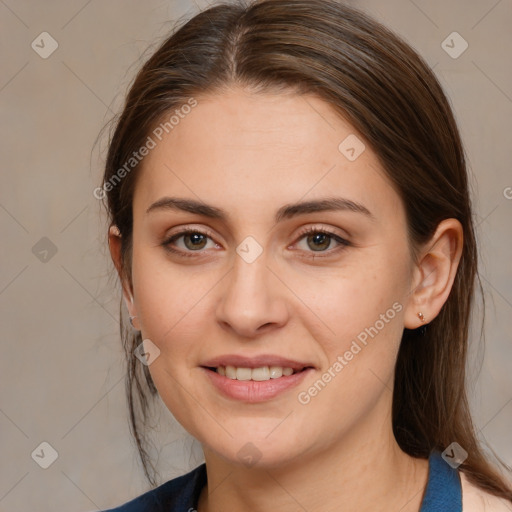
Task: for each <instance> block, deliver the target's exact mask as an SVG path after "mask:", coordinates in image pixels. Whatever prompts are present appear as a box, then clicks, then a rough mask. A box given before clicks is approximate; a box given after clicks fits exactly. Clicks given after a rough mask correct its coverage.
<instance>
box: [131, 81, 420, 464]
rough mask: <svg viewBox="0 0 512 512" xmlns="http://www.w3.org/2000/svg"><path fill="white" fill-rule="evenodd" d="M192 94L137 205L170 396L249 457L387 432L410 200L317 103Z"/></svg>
mask: <svg viewBox="0 0 512 512" xmlns="http://www.w3.org/2000/svg"><path fill="white" fill-rule="evenodd" d="M196 99H197V102H198V104H197V106H196V107H194V108H193V109H192V110H191V112H190V113H189V114H187V115H186V116H183V118H181V119H180V120H179V124H176V125H175V126H174V128H173V129H172V130H171V131H169V133H168V134H165V136H164V137H162V140H161V141H160V142H158V143H157V145H156V147H154V148H153V149H152V150H151V151H150V153H149V154H148V155H147V156H146V157H145V159H144V160H143V168H142V170H141V174H140V175H139V177H138V181H137V186H136V190H135V195H134V202H133V214H134V226H133V259H132V279H133V280H132V286H133V293H134V305H133V310H132V311H133V314H136V315H137V322H138V324H137V327H139V328H140V329H141V332H142V337H143V339H149V340H151V343H152V344H154V346H156V347H157V348H158V350H159V351H160V353H159V355H158V357H156V359H154V362H152V363H151V364H150V365H149V370H150V372H151V375H152V378H153V380H154V382H155V385H156V387H157V389H158V391H159V394H160V396H161V398H162V400H163V401H164V402H165V404H166V405H167V407H168V408H169V410H170V411H171V412H172V413H173V415H174V416H175V417H176V419H177V420H178V421H179V422H180V423H181V424H182V425H183V426H184V427H185V428H186V429H187V430H188V431H189V432H190V433H191V434H192V435H193V436H195V437H196V438H197V439H198V440H199V441H200V442H201V443H202V444H203V447H204V448H205V450H207V451H208V452H210V453H212V454H216V455H217V456H219V457H221V458H223V459H224V460H227V461H231V462H233V463H237V464H241V463H243V462H244V461H246V462H247V461H248V460H250V459H252V460H253V461H256V460H258V461H259V463H260V464H261V465H267V466H268V467H271V466H276V465H279V464H286V463H291V462H292V461H293V460H294V459H297V458H298V457H301V460H304V458H305V457H307V456H310V455H313V454H315V453H319V452H321V451H323V450H328V449H333V448H335V447H336V446H338V445H339V444H340V443H343V442H344V440H346V439H348V438H349V436H352V435H353V434H354V432H364V433H365V435H368V436H371V435H380V434H378V433H377V430H378V429H381V428H382V424H383V422H385V421H386V415H388V416H389V415H390V410H391V398H392V393H391V388H392V382H393V380H392V377H393V370H394V363H395V360H396V355H397V350H398V346H399V342H400V338H401V334H402V331H403V327H404V321H403V316H404V310H405V303H406V301H407V299H408V295H409V292H410V285H411V271H412V261H411V256H410V252H409V246H408V241H407V236H406V221H405V213H404V209H403V205H402V202H401V200H400V199H399V197H398V195H397V193H396V191H395V190H394V189H393V187H392V186H391V184H390V182H389V181H388V180H387V178H386V177H385V175H384V173H383V171H382V168H381V166H380V164H379V162H378V160H377V158H376V156H375V154H374V153H373V152H372V151H371V149H370V148H369V147H368V145H366V147H365V148H364V150H363V151H362V152H361V150H362V149H363V147H362V146H361V143H363V137H362V136H361V135H359V134H358V133H356V131H355V130H354V128H353V127H352V126H351V125H350V124H348V123H347V122H346V121H344V120H343V119H342V118H340V117H339V116H338V115H337V114H335V112H334V111H333V110H331V107H330V106H329V105H328V104H327V103H325V102H323V101H322V100H320V99H319V98H317V97H315V96H312V95H306V96H298V95H292V94H283V93H281V94H278V95H271V94H265V95H262V94H260V95H255V94H251V93H249V92H247V91H244V90H241V89H231V90H229V91H226V92H223V93H219V94H217V95H214V96H210V97H198V98H196ZM347 137H350V138H349V139H348V141H346V142H344V143H343V141H345V139H347ZM355 137H357V139H356V138H355ZM340 143H341V146H340ZM350 148H353V149H354V150H353V151H352V150H351V149H350ZM169 198H173V199H175V200H180V201H181V203H180V202H179V201H174V202H171V201H169ZM326 200H334V201H332V202H331V203H322V201H326ZM187 202H189V203H187ZM191 202H200V203H202V204H203V205H204V206H207V207H204V208H202V209H198V208H196V206H197V205H194V204H193V203H191ZM307 203H309V207H308V204H307ZM148 210H149V211H148ZM191 231H193V232H192V233H191ZM146 343H147V342H146ZM227 366H229V367H230V368H228V369H225V367H227ZM233 367H234V368H233ZM219 368H220V369H219ZM283 368H285V369H284V370H283ZM290 368H291V369H292V370H293V371H294V373H293V374H291V375H288V374H289V373H290V371H291V370H290ZM215 369H217V371H216V370H215ZM226 372H227V374H228V375H227V376H226V375H223V373H226ZM281 373H284V374H283V375H282V376H280V375H281ZM235 376H236V378H233V377H235ZM244 379H248V380H244ZM260 379H261V380H260Z"/></svg>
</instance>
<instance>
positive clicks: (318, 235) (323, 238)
mask: <svg viewBox="0 0 512 512" xmlns="http://www.w3.org/2000/svg"><path fill="white" fill-rule="evenodd" d="M309 239H310V240H311V239H314V240H315V242H314V243H315V244H316V243H317V242H319V243H320V244H322V241H323V242H325V241H327V243H324V244H323V245H322V246H319V245H316V249H318V248H319V247H320V249H325V248H327V247H328V246H329V235H326V234H325V233H316V234H314V235H311V236H310V237H309ZM313 249H314V250H316V249H315V248H314V247H313Z"/></svg>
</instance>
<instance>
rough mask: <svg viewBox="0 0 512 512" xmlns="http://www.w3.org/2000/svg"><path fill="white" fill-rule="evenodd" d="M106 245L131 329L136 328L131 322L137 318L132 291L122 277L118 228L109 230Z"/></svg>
mask: <svg viewBox="0 0 512 512" xmlns="http://www.w3.org/2000/svg"><path fill="white" fill-rule="evenodd" d="M108 245H109V249H110V256H111V258H112V261H113V263H114V266H115V268H116V270H117V273H118V275H119V279H120V281H121V285H122V288H123V299H124V302H125V304H126V309H127V310H128V313H129V315H130V324H131V325H132V327H133V328H136V327H135V325H134V323H133V320H134V319H135V318H137V314H136V311H135V305H134V300H133V295H132V291H131V290H130V289H129V287H128V285H127V283H126V279H125V276H124V275H123V265H122V255H121V234H120V231H119V228H118V227H117V226H116V225H115V224H113V225H112V226H110V228H109V232H108Z"/></svg>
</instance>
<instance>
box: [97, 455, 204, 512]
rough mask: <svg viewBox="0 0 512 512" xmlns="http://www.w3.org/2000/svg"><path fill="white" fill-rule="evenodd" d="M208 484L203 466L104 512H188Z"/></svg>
mask: <svg viewBox="0 0 512 512" xmlns="http://www.w3.org/2000/svg"><path fill="white" fill-rule="evenodd" d="M205 484H206V466H205V464H204V463H203V464H201V465H200V466H198V467H197V468H195V469H193V470H192V471H190V472H189V473H187V474H186V475H182V476H179V477H177V478H174V479H172V480H169V481H168V482H165V483H164V484H162V485H160V486H158V487H156V488H155V489H152V490H150V491H148V492H146V493H144V494H142V495H140V496H138V497H137V498H135V499H133V500H131V501H129V502H127V503H125V504H124V505H121V506H119V507H116V508H112V509H108V510H103V511H102V512H182V511H183V512H187V511H188V510H189V509H193V508H194V507H195V506H196V504H197V500H198V498H199V494H200V493H201V490H202V488H203V487H204V485H205Z"/></svg>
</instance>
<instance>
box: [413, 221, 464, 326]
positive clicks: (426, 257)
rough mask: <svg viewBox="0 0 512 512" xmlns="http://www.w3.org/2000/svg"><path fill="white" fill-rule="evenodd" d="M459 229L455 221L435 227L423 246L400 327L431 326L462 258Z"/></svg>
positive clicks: (459, 225) (461, 237)
mask: <svg viewBox="0 0 512 512" xmlns="http://www.w3.org/2000/svg"><path fill="white" fill-rule="evenodd" d="M462 244H463V229H462V225H461V224H460V222H459V221H458V220H457V219H445V220H443V221H442V222H440V223H439V225H438V227H437V229H436V232H435V233H434V235H433V236H432V238H431V239H430V240H429V241H428V242H427V243H426V244H425V245H424V248H423V251H422V253H421V254H420V257H419V263H418V264H417V265H416V267H415V269H414V273H413V275H414V279H413V281H412V290H411V292H410V294H409V300H408V304H407V307H406V311H405V317H404V326H405V327H406V328H408V329H417V328H418V327H421V326H422V325H425V324H427V323H429V322H431V321H432V320H433V319H434V318H435V317H436V316H437V315H438V314H439V311H440V310H441V308H442V307H443V305H444V304H445V302H446V300H447V299H448V296H449V295H450V291H451V289H452V286H453V282H454V280H455V276H456V273H457V268H458V265H459V262H460V258H461V255H462Z"/></svg>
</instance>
